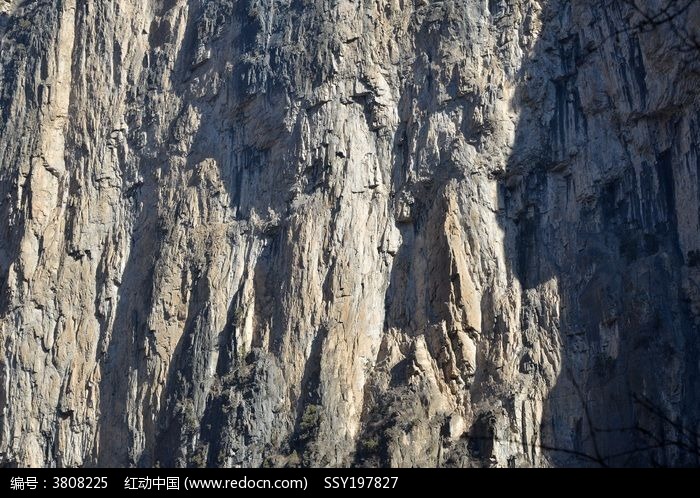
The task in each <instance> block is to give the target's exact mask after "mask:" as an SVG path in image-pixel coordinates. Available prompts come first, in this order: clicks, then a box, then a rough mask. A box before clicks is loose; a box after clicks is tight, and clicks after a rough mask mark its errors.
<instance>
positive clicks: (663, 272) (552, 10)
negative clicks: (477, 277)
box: [500, 1, 700, 466]
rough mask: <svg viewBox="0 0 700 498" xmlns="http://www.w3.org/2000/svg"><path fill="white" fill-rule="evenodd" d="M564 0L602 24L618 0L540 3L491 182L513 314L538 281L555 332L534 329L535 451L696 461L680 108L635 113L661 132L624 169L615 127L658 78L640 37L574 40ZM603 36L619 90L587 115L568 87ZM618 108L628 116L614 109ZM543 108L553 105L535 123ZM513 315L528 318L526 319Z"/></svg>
mask: <svg viewBox="0 0 700 498" xmlns="http://www.w3.org/2000/svg"><path fill="white" fill-rule="evenodd" d="M572 9H573V10H575V11H578V12H579V14H580V12H581V11H584V10H586V9H590V10H591V12H592V18H593V19H594V20H595V21H594V22H597V23H600V25H601V26H603V29H602V32H605V29H604V28H605V26H606V25H607V26H608V29H612V28H610V26H613V27H614V26H615V23H618V24H619V23H620V22H625V21H621V19H622V18H623V17H622V13H621V12H622V11H621V10H620V5H619V4H617V3H615V2H613V3H611V4H606V3H603V4H596V5H595V6H593V5H586V4H584V3H582V2H555V1H550V2H549V3H548V4H547V5H546V7H545V11H544V14H543V19H544V25H543V27H542V34H541V37H540V39H539V40H538V41H537V42H536V44H535V46H534V49H533V50H532V52H531V54H530V55H529V56H528V57H527V58H526V59H525V61H524V63H523V66H522V67H521V68H520V71H519V75H518V81H520V82H522V83H521V85H520V87H519V88H518V89H517V91H516V96H515V99H514V106H515V107H516V109H517V111H518V114H519V115H520V121H519V125H518V128H517V132H516V137H515V143H514V146H513V152H512V155H511V158H510V160H509V163H508V165H507V168H506V171H505V173H504V175H503V178H501V179H500V183H501V185H500V206H501V209H502V212H501V224H502V228H503V230H504V232H505V233H506V240H507V244H506V250H507V256H508V258H509V264H510V267H511V271H512V272H513V275H514V276H516V277H517V279H518V281H519V282H520V284H521V286H522V288H523V303H522V308H523V310H527V309H528V308H529V307H530V306H529V303H528V302H527V298H526V294H527V291H528V290H535V291H536V292H537V291H538V289H539V287H540V286H541V285H542V284H543V283H544V282H547V281H549V280H551V279H556V282H557V285H558V293H559V296H560V303H559V315H560V326H559V330H558V331H557V330H546V329H543V328H540V333H543V334H557V333H558V334H559V335H560V338H559V340H560V342H561V365H560V374H559V377H558V380H557V381H556V384H555V385H554V386H552V388H551V390H550V392H549V394H548V395H547V397H546V404H545V407H544V411H543V415H542V427H541V446H542V447H541V451H542V452H543V453H544V454H545V455H546V456H547V457H548V458H549V459H550V460H551V462H552V463H554V464H555V465H571V466H578V465H600V466H669V465H670V466H675V465H698V464H700V460H699V459H698V457H699V454H698V451H697V449H698V447H697V437H695V436H694V435H695V432H693V430H694V428H696V427H698V422H699V421H700V418H699V415H700V414H699V410H698V402H699V401H700V399H698V397H699V395H698V392H700V390H699V388H700V386H699V385H698V380H699V379H698V362H697V355H698V351H699V350H700V348H699V341H700V335H699V334H698V328H697V325H696V324H695V323H694V322H693V315H692V313H691V311H690V308H689V305H688V301H687V298H686V296H685V295H684V291H683V271H684V265H685V264H686V262H685V260H684V255H683V254H682V253H681V249H680V244H679V233H678V218H677V213H676V205H677V204H676V192H675V189H676V185H677V184H678V182H679V181H681V180H680V178H681V177H679V176H677V175H678V174H680V172H681V164H682V161H683V157H682V156H681V153H680V151H679V150H678V148H677V142H678V140H677V139H678V137H679V136H680V128H679V126H680V123H679V121H680V120H674V119H669V118H668V116H667V115H666V117H664V111H663V109H662V110H660V111H661V112H658V113H656V114H657V115H658V117H650V118H648V119H649V125H650V127H651V129H654V128H657V129H661V128H662V127H666V128H667V129H670V130H671V131H670V136H671V137H672V138H671V140H670V141H669V143H666V144H664V142H663V140H661V139H660V140H659V142H658V143H654V144H650V146H651V147H653V152H652V153H651V154H648V156H649V157H650V159H647V160H642V162H641V166H638V167H637V168H636V169H635V166H634V165H633V164H632V160H631V158H632V157H633V156H634V155H635V153H636V151H633V150H630V149H629V147H630V146H628V145H627V144H626V143H625V139H624V137H623V135H622V133H623V131H622V129H623V128H624V127H626V126H627V127H633V126H634V123H632V121H631V120H632V119H633V118H632V117H631V116H634V115H640V116H645V115H648V116H653V115H654V113H655V112H656V111H659V110H657V109H653V108H649V104H648V103H647V98H648V91H647V88H646V83H645V81H647V78H659V77H660V75H658V74H647V73H646V71H645V67H644V60H643V58H642V56H641V49H640V45H639V41H638V38H637V37H638V36H642V35H640V34H638V33H631V34H629V36H628V37H622V39H620V38H617V39H615V38H614V37H612V38H610V39H609V40H606V41H604V42H603V43H601V44H600V45H596V44H595V41H596V40H590V39H588V38H586V36H590V32H591V31H588V32H587V33H586V34H583V33H582V32H581V31H580V29H579V28H577V27H576V26H572V25H571V23H572V19H574V18H575V17H576V15H578V14H576V13H575V12H573V13H572ZM592 31H593V32H596V31H595V30H592ZM611 43H614V44H617V47H616V50H617V51H618V53H620V54H624V55H623V56H621V57H620V58H618V59H616V61H615V63H616V64H619V67H614V68H610V69H611V70H610V71H609V72H608V73H607V74H608V75H610V74H613V75H615V76H613V77H616V78H617V81H616V82H615V83H617V84H618V85H619V86H621V92H620V94H618V95H624V96H625V98H626V100H627V102H626V103H624V102H618V103H617V106H616V107H617V108H615V107H612V106H613V105H615V104H616V103H615V102H612V101H611V102H610V103H609V104H607V105H605V106H604V108H603V109H602V110H601V109H596V110H595V112H594V111H592V110H590V109H587V108H586V107H585V104H584V103H582V96H581V94H580V91H581V88H585V86H586V85H588V86H591V84H593V82H592V81H591V80H592V79H595V78H604V77H608V76H606V74H605V73H603V72H602V71H601V68H602V67H604V64H606V61H605V60H604V59H601V57H602V54H603V52H604V51H605V50H608V49H609V47H608V45H607V44H611ZM608 60H609V59H608ZM669 84H671V82H669ZM626 106H627V107H629V112H628V113H626V114H625V113H624V112H622V111H619V110H618V109H619V108H623V109H624V108H625V107H626ZM546 109H553V113H551V114H550V115H551V117H549V118H547V119H546V120H545V118H544V116H545V112H544V111H545V110H546ZM625 120H627V121H625ZM601 130H604V131H602V133H601ZM615 130H617V133H618V134H617V135H616V136H611V135H610V134H611V133H613V132H614V131H615ZM606 134H607V135H606ZM602 135H606V136H602ZM650 136H652V137H653V132H652V133H651V135H650ZM696 146H697V144H696ZM632 147H633V146H632ZM621 158H622V159H621ZM596 175H597V177H596ZM591 177H593V181H590V180H591ZM522 318H523V323H522V328H523V330H525V329H526V328H527V327H528V326H531V325H532V324H526V323H525V320H526V319H529V320H532V317H529V318H528V317H526V316H523V317H522ZM540 318H541V317H540V316H538V314H537V313H536V314H535V315H534V320H535V322H537V321H538V320H539V319H540ZM533 367H534V368H533V369H532V371H531V375H538V368H539V365H537V364H535V365H533ZM523 451H524V452H526V453H530V452H531V449H529V448H526V447H524V448H523Z"/></svg>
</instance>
